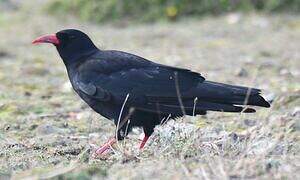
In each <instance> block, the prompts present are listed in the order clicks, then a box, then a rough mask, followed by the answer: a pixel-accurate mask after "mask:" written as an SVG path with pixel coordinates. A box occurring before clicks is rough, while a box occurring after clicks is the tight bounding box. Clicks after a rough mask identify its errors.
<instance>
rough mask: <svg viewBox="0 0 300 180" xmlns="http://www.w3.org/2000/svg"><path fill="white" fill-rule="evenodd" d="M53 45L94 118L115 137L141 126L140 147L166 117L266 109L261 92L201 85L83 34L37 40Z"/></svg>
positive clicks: (184, 73)
mask: <svg viewBox="0 0 300 180" xmlns="http://www.w3.org/2000/svg"><path fill="white" fill-rule="evenodd" d="M38 43H52V44H53V45H55V46H56V49H57V51H58V53H59V55H60V57H61V58H62V60H63V62H64V64H65V66H66V68H67V72H68V76H69V79H70V81H71V84H72V86H73V88H74V90H75V91H76V93H77V94H78V95H79V96H80V97H81V98H82V99H83V100H84V101H85V102H86V103H87V104H88V105H89V106H90V107H91V108H92V109H93V110H94V111H96V112H97V113H99V114H101V115H102V116H104V117H106V118H108V119H111V120H113V121H114V123H115V125H116V127H117V130H116V138H112V139H110V140H109V141H108V142H107V143H106V144H104V145H103V146H102V147H100V148H99V149H98V150H97V151H96V153H97V154H102V153H104V152H105V151H106V150H107V149H109V148H110V146H111V145H112V144H113V143H115V142H116V141H117V140H122V139H124V137H125V136H126V135H127V134H128V132H130V130H131V129H132V127H142V128H143V130H144V134H145V137H144V139H143V141H142V142H141V144H140V148H143V147H144V145H145V143H146V141H147V140H148V138H149V136H151V134H152V133H153V131H154V127H155V126H156V125H159V124H161V123H162V122H163V121H166V120H167V119H169V118H175V117H181V116H184V115H197V114H200V115H204V114H206V112H207V111H220V112H244V113H253V112H255V109H253V108H250V107H248V106H246V105H250V106H261V107H270V104H269V103H268V102H267V101H266V100H265V99H264V98H263V97H262V96H261V95H260V92H261V90H259V89H255V88H249V87H242V86H235V85H228V84H222V83H217V82H212V81H207V80H205V78H204V77H202V76H201V75H200V74H199V73H197V72H193V71H190V70H188V69H183V68H178V67H171V66H166V65H162V64H158V63H154V62H151V61H149V60H147V59H145V58H142V57H139V56H137V55H134V54H130V53H126V52H122V51H115V50H100V49H98V48H97V47H96V46H95V45H94V43H93V42H92V41H91V39H90V38H89V37H88V36H87V35H86V34H85V33H83V32H81V31H79V30H76V29H66V30H62V31H59V32H57V33H56V34H53V35H46V36H42V37H40V38H37V39H36V40H34V41H33V44H38Z"/></svg>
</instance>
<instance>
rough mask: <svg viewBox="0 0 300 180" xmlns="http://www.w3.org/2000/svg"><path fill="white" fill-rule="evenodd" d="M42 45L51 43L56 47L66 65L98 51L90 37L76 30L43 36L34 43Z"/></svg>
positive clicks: (66, 30)
mask: <svg viewBox="0 0 300 180" xmlns="http://www.w3.org/2000/svg"><path fill="white" fill-rule="evenodd" d="M40 43H50V44H53V45H54V46H56V49H57V51H58V53H59V55H60V56H61V58H62V59H63V60H64V62H65V63H70V62H73V61H76V60H78V59H79V58H81V57H82V56H84V55H88V54H90V53H92V52H94V51H96V50H98V48H97V47H96V46H95V45H94V43H93V42H92V40H91V39H90V38H89V37H88V35H86V34H85V33H83V32H82V31H79V30H76V29H65V30H62V31H59V32H57V33H55V34H50V35H45V36H41V37H39V38H37V39H35V40H34V41H33V42H32V44H40Z"/></svg>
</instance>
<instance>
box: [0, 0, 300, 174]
mask: <svg viewBox="0 0 300 180" xmlns="http://www.w3.org/2000/svg"><path fill="white" fill-rule="evenodd" d="M37 2H38V3H41V1H37ZM15 8H19V10H18V11H16V10H15ZM42 10H43V9H42V8H38V7H37V6H29V5H26V4H25V5H24V6H23V5H22V7H11V8H6V9H5V11H2V12H1V13H0V26H1V28H0V39H1V41H0V82H1V83H0V129H1V131H0V179H5V178H7V179H9V178H13V179H21V178H28V179H43V178H55V179H67V178H78V179H79V178H82V179H89V178H104V179H121V178H124V179H151V178H156V179H162V178H164V179H183V178H191V179H255V178H259V179H270V178H272V179H297V178H298V179H299V178H300V173H299V172H300V156H299V155H300V154H299V152H300V144H299V141H300V138H299V131H300V122H299V119H300V81H299V79H300V16H299V15H292V14H276V15H275V14H273V15H270V14H269V15H266V14H253V13H251V14H240V13H233V14H228V15H223V16H218V17H203V18H201V19H183V20H181V21H180V22H176V23H167V22H159V23H156V24H143V25H141V24H139V25H138V24H130V23H129V24H127V23H124V24H123V23H122V24H113V25H112V24H105V25H104V24H103V25H102V24H97V25H96V24H90V23H84V22H79V21H77V20H75V19H74V18H72V17H64V18H62V17H60V18H57V17H53V16H49V15H47V14H45V13H43V12H42ZM70 27H72V28H79V29H81V30H83V31H84V32H86V33H88V34H89V35H90V37H91V38H92V39H93V40H94V42H95V43H96V44H97V45H98V46H99V47H100V48H102V49H117V50H123V51H127V52H131V53H134V54H138V55H140V56H143V57H145V58H148V59H150V60H153V61H155V62H159V63H163V64H167V65H172V66H178V67H185V68H190V69H192V70H194V71H198V72H200V73H201V74H202V75H203V76H204V77H206V79H209V80H213V81H218V82H224V83H231V84H237V85H246V86H251V87H257V88H261V89H263V90H264V96H265V97H266V98H267V99H269V100H273V103H272V107H271V108H269V109H263V108H257V113H255V114H230V113H214V112H210V113H209V114H208V115H206V116H196V117H185V118H181V119H177V120H176V121H173V120H170V121H169V122H168V123H166V124H164V125H163V126H160V127H157V128H156V130H155V133H154V135H153V136H152V137H151V139H150V140H149V142H148V143H147V144H146V147H145V149H144V150H143V151H139V150H138V143H139V142H140V140H139V138H140V133H141V131H140V130H139V129H136V130H134V131H133V133H131V135H130V136H129V138H128V139H126V140H125V141H124V142H119V144H118V146H116V147H115V148H114V151H113V152H111V153H110V154H108V155H107V156H105V157H102V158H93V157H92V156H91V151H92V149H93V148H94V146H96V145H101V144H102V143H104V142H105V141H106V140H107V139H108V138H109V137H110V136H112V135H113V134H114V125H113V123H112V122H110V121H108V120H107V119H105V118H103V117H101V116H100V115H98V114H96V113H94V112H93V111H92V110H90V109H89V107H87V105H85V104H84V103H83V101H82V100H81V99H80V98H79V97H78V96H77V95H76V94H75V93H74V92H73V91H72V89H71V87H70V85H69V82H68V77H67V74H66V70H65V68H64V65H63V63H62V61H61V59H60V57H59V56H58V54H57V52H56V49H55V48H54V47H52V46H50V45H43V46H33V45H31V41H32V40H33V39H34V38H36V37H38V36H40V35H43V34H48V33H54V32H56V31H58V30H61V29H65V28H70Z"/></svg>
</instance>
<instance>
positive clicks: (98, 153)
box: [94, 138, 117, 157]
mask: <svg viewBox="0 0 300 180" xmlns="http://www.w3.org/2000/svg"><path fill="white" fill-rule="evenodd" d="M116 142H117V140H116V138H111V139H109V140H108V141H107V142H106V143H105V144H104V145H102V146H101V147H99V148H97V149H96V151H95V152H94V157H97V156H101V155H105V154H106V153H107V151H108V150H109V149H111V148H112V145H113V144H115V143H116Z"/></svg>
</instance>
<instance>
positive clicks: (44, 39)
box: [32, 34, 60, 45]
mask: <svg viewBox="0 0 300 180" xmlns="http://www.w3.org/2000/svg"><path fill="white" fill-rule="evenodd" d="M40 43H51V44H54V45H59V44H60V41H59V39H58V38H57V37H56V35H55V34H51V35H45V36H41V37H39V38H37V39H35V40H34V41H32V44H40Z"/></svg>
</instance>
